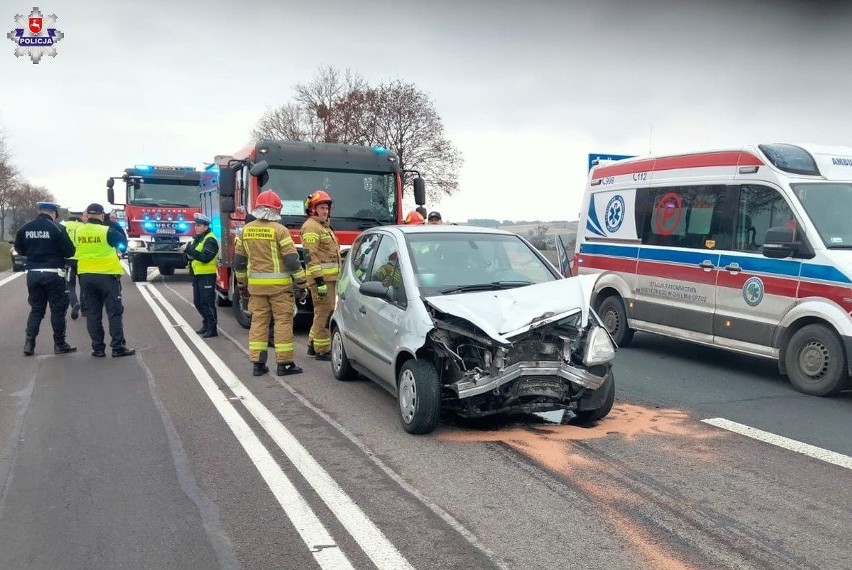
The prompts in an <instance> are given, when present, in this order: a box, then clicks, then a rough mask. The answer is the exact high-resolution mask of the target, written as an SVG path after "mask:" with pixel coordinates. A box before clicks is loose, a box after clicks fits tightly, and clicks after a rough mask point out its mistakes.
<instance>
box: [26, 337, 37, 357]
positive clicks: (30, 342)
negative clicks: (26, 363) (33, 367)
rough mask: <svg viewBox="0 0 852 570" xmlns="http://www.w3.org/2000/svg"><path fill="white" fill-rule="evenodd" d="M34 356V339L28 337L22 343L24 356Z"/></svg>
mask: <svg viewBox="0 0 852 570" xmlns="http://www.w3.org/2000/svg"><path fill="white" fill-rule="evenodd" d="M33 354H35V337H33V336H28V337H27V338H26V340H25V341H24V355H25V356H32V355H33Z"/></svg>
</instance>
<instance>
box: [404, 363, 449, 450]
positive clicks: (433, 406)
mask: <svg viewBox="0 0 852 570" xmlns="http://www.w3.org/2000/svg"><path fill="white" fill-rule="evenodd" d="M397 400H398V402H399V417H400V420H401V421H402V427H403V429H405V431H407V432H408V433H413V434H424V433H430V432H431V431H432V430H434V429H435V427H436V426H437V425H438V419H439V418H440V415H441V385H440V383H439V381H438V372H437V371H436V370H435V366H434V365H433V364H432V363H431V362H428V361H425V360H416V359H413V358H412V359H411V360H409V361H408V362H406V363H405V364H403V365H402V368H401V369H400V371H399V376H398V377H397Z"/></svg>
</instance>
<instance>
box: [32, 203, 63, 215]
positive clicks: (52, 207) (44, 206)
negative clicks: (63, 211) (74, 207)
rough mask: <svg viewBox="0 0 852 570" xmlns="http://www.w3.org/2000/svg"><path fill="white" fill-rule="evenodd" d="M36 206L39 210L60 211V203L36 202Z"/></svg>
mask: <svg viewBox="0 0 852 570" xmlns="http://www.w3.org/2000/svg"><path fill="white" fill-rule="evenodd" d="M36 208H38V209H39V210H53V211H54V212H57V213H58V212H59V204H57V203H55V202H36Z"/></svg>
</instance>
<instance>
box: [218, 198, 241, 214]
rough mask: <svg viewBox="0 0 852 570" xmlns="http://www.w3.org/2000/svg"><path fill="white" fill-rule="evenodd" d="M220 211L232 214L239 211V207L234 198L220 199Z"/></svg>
mask: <svg viewBox="0 0 852 570" xmlns="http://www.w3.org/2000/svg"><path fill="white" fill-rule="evenodd" d="M219 209H220V210H221V211H222V212H223V213H225V214H231V213H233V212H235V211H236V210H237V205H236V203H234V199H233V198H225V197H224V196H220V197H219Z"/></svg>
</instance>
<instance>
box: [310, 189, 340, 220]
mask: <svg viewBox="0 0 852 570" xmlns="http://www.w3.org/2000/svg"><path fill="white" fill-rule="evenodd" d="M320 204H328V207H329V209H330V208H331V205H332V204H333V201H332V199H331V196H329V195H328V192H326V191H325V190H314V191H313V192H312V193H310V194H308V197H307V198H305V214H307V215H308V216H310V215H311V212H316V210H317V206H319V205H320Z"/></svg>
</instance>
